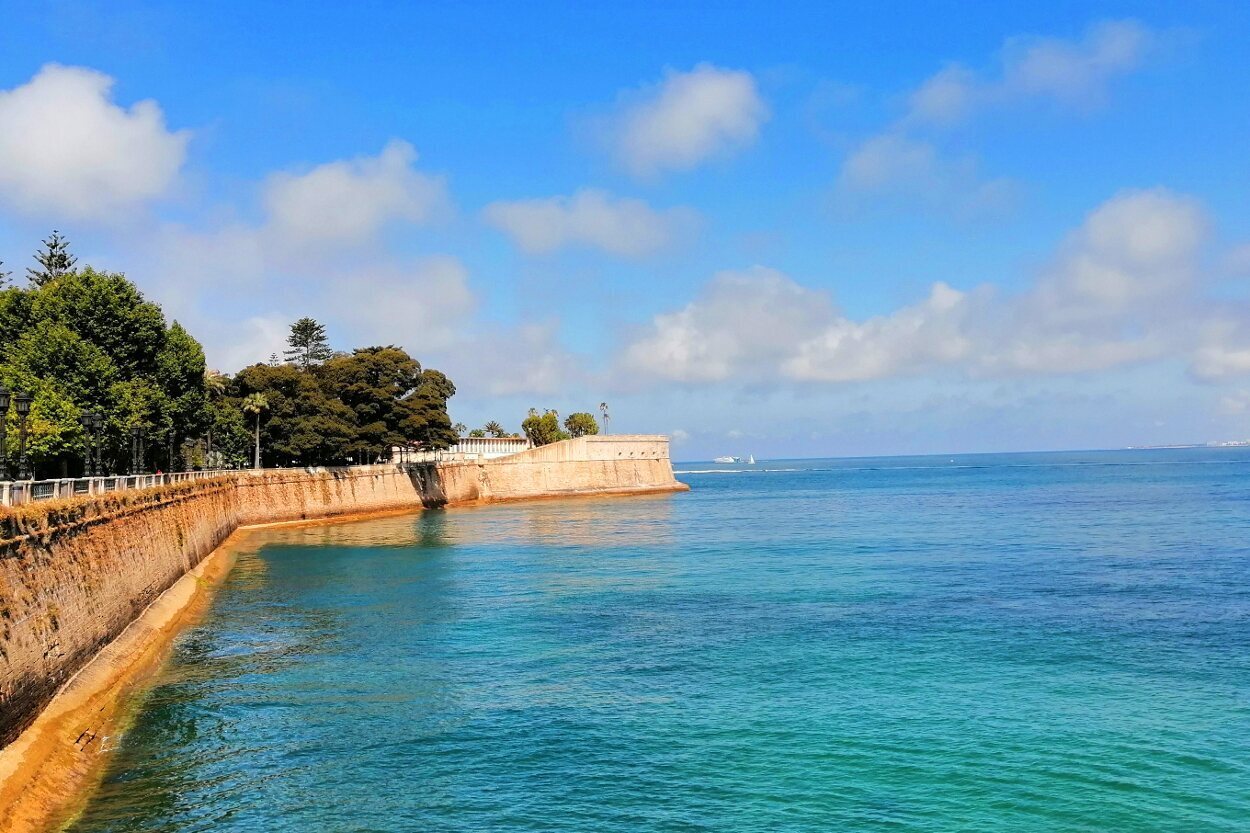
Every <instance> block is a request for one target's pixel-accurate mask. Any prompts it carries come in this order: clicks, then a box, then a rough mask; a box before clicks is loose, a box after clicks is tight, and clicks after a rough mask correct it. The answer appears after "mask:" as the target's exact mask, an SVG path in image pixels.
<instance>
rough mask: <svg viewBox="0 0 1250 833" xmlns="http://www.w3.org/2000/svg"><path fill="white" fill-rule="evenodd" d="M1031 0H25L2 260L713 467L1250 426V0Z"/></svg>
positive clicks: (9, 43)
mask: <svg viewBox="0 0 1250 833" xmlns="http://www.w3.org/2000/svg"><path fill="white" fill-rule="evenodd" d="M1035 5H1036V7H1027V6H1026V5H1025V4H975V5H969V4H967V3H954V2H952V3H925V4H919V3H864V4H860V5H853V4H829V3H812V4H781V5H778V4H752V3H703V4H665V6H664V7H651V8H648V7H645V6H642V5H628V4H615V5H608V4H581V5H570V6H569V7H563V6H557V5H554V4H539V3H534V4H526V5H524V6H520V5H515V4H513V5H505V4H437V5H436V4H399V3H357V4H341V3H333V4H332V3H304V4H301V5H300V6H299V10H298V12H293V11H292V10H291V7H290V6H289V4H269V3H255V2H253V3H220V4H213V6H212V7H209V6H207V5H204V6H197V7H191V8H189V7H188V6H187V4H148V3H74V2H59V3H21V2H18V3H13V2H7V3H5V4H4V12H5V14H4V17H5V19H6V23H5V25H4V26H3V28H2V29H0V258H2V259H3V260H4V261H5V262H6V266H5V268H6V269H13V270H15V272H17V273H20V272H22V271H23V270H24V267H25V265H26V259H27V258H28V256H29V252H30V251H32V250H33V248H34V246H35V245H36V244H37V242H38V240H39V239H40V238H41V237H42V236H44V235H45V234H46V233H47V231H48V230H49V229H51V228H52V227H54V226H55V227H58V228H60V229H62V230H63V231H65V232H67V233H68V235H69V237H70V238H71V240H72V241H73V243H74V246H75V249H76V251H77V252H78V254H79V255H80V257H81V259H82V261H83V262H90V263H92V264H94V265H96V266H99V267H102V268H109V269H115V270H119V271H124V272H126V273H127V274H129V275H130V276H131V277H133V278H134V279H135V280H136V281H138V282H139V283H140V285H141V286H142V287H143V289H144V290H145V291H146V292H147V293H148V294H149V295H150V296H151V297H152V298H154V299H155V300H158V301H159V302H161V303H162V304H163V305H164V306H165V308H166V310H167V311H168V312H169V314H171V315H172V316H174V317H177V318H178V319H179V320H181V321H183V322H184V323H185V324H186V325H187V326H188V327H189V328H190V329H192V331H193V332H194V333H195V334H196V335H197V336H198V337H199V338H200V339H201V341H203V342H204V344H205V346H206V349H207V350H208V354H209V358H210V362H211V363H212V364H214V365H216V366H219V367H221V368H222V369H224V370H235V369H237V368H238V367H239V366H242V365H243V364H246V363H250V362H252V361H258V360H264V359H266V358H267V357H268V356H269V354H270V353H271V352H273V351H274V350H275V349H278V348H279V346H280V343H281V340H282V337H283V334H284V329H285V326H286V325H287V324H288V323H289V322H290V321H292V320H294V319H295V318H297V317H300V316H303V315H312V316H314V317H316V318H318V319H320V320H322V321H324V322H325V323H327V325H328V326H329V328H330V332H331V335H332V337H333V341H334V343H335V346H337V347H341V348H349V347H352V346H358V345H363V344H368V343H378V342H383V343H398V344H401V345H403V346H405V347H407V348H408V349H409V350H410V351H411V352H412V353H413V354H414V355H416V356H418V357H419V358H420V359H421V360H422V361H423V362H424V363H426V364H427V365H429V366H435V367H439V368H441V369H444V370H446V371H448V372H449V373H450V374H452V375H453V378H455V379H456V381H457V382H458V384H459V386H460V389H461V393H460V394H459V395H458V396H457V397H456V399H455V400H453V406H454V408H453V410H454V415H455V416H456V417H458V418H459V419H462V420H463V421H464V422H466V423H469V424H471V425H472V424H480V423H481V422H483V421H485V420H488V419H500V420H501V421H503V422H505V423H506V424H509V425H512V426H515V425H516V424H517V423H518V422H519V419H520V417H521V416H522V415H523V414H524V412H525V410H526V408H528V407H530V406H536V407H555V408H557V409H558V410H560V411H561V412H562V413H567V412H569V411H571V410H580V409H588V410H590V409H593V407H594V406H595V405H597V403H598V402H600V401H602V400H607V401H609V402H610V403H611V405H612V411H613V414H614V426H613V427H614V428H616V429H619V430H630V431H662V432H666V433H673V434H674V435H675V437H676V438H677V439H678V445H677V451H676V455H677V456H678V457H680V458H691V459H693V458H698V457H703V456H709V455H711V454H719V453H742V454H745V453H748V452H750V453H754V454H755V455H756V456H757V457H763V456H816V455H825V454H838V455H841V454H877V453H913V452H954V451H988V450H1004V449H1044V448H1075V447H1115V446H1121V445H1127V444H1150V443H1169V442H1191V441H1206V440H1219V439H1230V438H1244V437H1248V436H1250V425H1248V423H1250V307H1248V306H1247V303H1246V298H1245V296H1246V291H1245V290H1246V281H1247V279H1248V278H1250V212H1247V210H1246V207H1245V206H1246V204H1247V203H1246V199H1245V194H1246V193H1247V185H1250V154H1247V153H1246V152H1245V148H1247V147H1250V107H1247V106H1246V101H1247V91H1248V90H1250V63H1248V62H1247V61H1246V60H1245V44H1246V43H1247V42H1250V7H1245V6H1243V5H1242V4H1230V3H1201V2H1190V3H1183V4H1182V3H1167V4H1165V3H1105V4H1095V3H1049V4H1035ZM18 276H19V275H18V274H15V277H18Z"/></svg>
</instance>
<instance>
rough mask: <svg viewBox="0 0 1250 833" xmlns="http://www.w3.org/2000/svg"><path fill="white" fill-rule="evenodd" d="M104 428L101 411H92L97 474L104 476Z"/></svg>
mask: <svg viewBox="0 0 1250 833" xmlns="http://www.w3.org/2000/svg"><path fill="white" fill-rule="evenodd" d="M103 428H104V417H103V416H101V415H100V412H99V411H92V412H91V447H92V448H93V449H94V450H95V476H96V477H103V476H104V443H103V442H102V438H101V436H100V432H101V430H103Z"/></svg>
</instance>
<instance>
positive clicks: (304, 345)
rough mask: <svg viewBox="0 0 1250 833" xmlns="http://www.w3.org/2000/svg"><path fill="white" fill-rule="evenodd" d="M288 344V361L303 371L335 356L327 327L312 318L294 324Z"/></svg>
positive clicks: (286, 354) (288, 337)
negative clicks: (327, 336)
mask: <svg viewBox="0 0 1250 833" xmlns="http://www.w3.org/2000/svg"><path fill="white" fill-rule="evenodd" d="M286 343H287V350H286V352H285V353H284V355H285V357H286V360H287V361H288V362H291V363H293V364H295V365H296V366H297V367H299V368H300V369H301V370H308V369H310V368H312V367H314V366H316V365H319V364H321V363H322V362H324V361H325V360H326V359H328V358H330V357H331V356H333V355H334V351H333V350H331V349H330V340H329V339H328V338H326V328H325V326H324V325H323V324H319V323H318V322H317V321H316V320H315V319H312V318H301V319H300V320H298V321H296V322H295V323H294V324H292V325H291V334H290V335H289V336H287V339H286Z"/></svg>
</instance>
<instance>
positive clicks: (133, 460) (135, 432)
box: [130, 425, 143, 474]
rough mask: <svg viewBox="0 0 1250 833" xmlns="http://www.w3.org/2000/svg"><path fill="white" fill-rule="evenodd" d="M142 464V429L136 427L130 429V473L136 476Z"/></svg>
mask: <svg viewBox="0 0 1250 833" xmlns="http://www.w3.org/2000/svg"><path fill="white" fill-rule="evenodd" d="M142 462H143V429H142V428H140V427H139V426H138V425H132V426H131V427H130V473H131V474H138V473H139V466H140V464H141V463H142Z"/></svg>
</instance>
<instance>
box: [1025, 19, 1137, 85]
mask: <svg viewBox="0 0 1250 833" xmlns="http://www.w3.org/2000/svg"><path fill="white" fill-rule="evenodd" d="M1155 41H1156V37H1155V35H1154V34H1153V33H1152V32H1151V31H1150V30H1148V29H1147V28H1146V27H1144V26H1142V25H1141V24H1140V23H1138V22H1137V21H1134V20H1113V21H1104V22H1101V23H1097V24H1095V25H1093V26H1091V27H1090V28H1089V29H1088V30H1087V31H1086V33H1085V36H1084V37H1083V38H1082V39H1081V40H1079V41H1068V40H1063V39H1061V38H1028V37H1026V38H1013V39H1011V40H1010V41H1008V42H1007V44H1006V45H1005V46H1004V48H1003V79H1002V82H1001V83H1002V87H1003V88H1004V92H1005V94H1007V95H1012V94H1014V95H1021V96H1029V95H1032V96H1049V97H1051V98H1054V99H1055V100H1057V101H1060V102H1064V103H1067V104H1074V105H1078V106H1085V105H1089V104H1095V103H1098V102H1099V101H1101V99H1102V97H1103V96H1104V94H1105V90H1106V84H1107V82H1108V81H1109V80H1110V79H1111V78H1113V77H1114V76H1116V75H1122V74H1124V73H1127V72H1131V71H1132V70H1134V69H1137V68H1138V67H1139V66H1140V65H1141V63H1142V61H1143V60H1144V59H1145V57H1146V55H1147V53H1148V52H1149V51H1150V49H1151V48H1152V46H1153V45H1154V44H1155Z"/></svg>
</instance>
